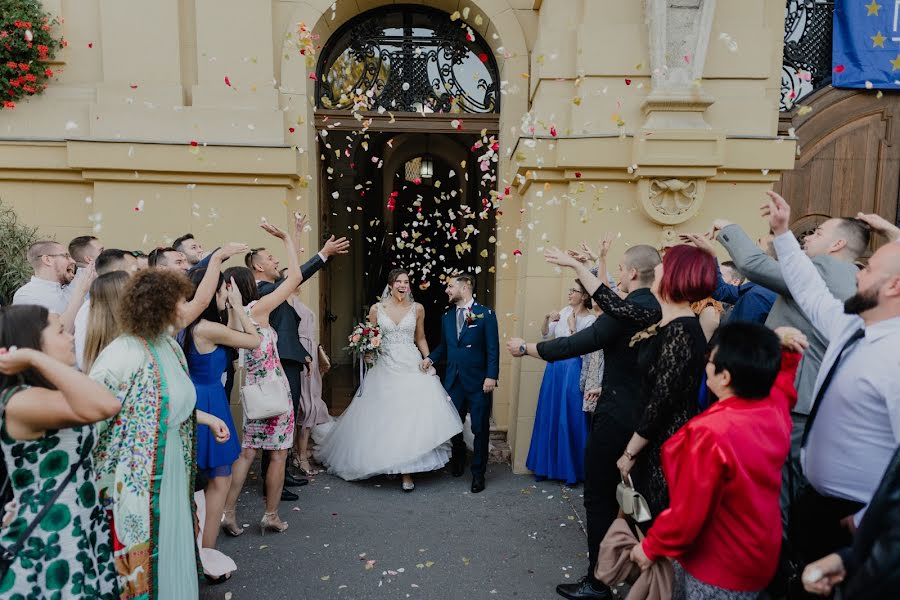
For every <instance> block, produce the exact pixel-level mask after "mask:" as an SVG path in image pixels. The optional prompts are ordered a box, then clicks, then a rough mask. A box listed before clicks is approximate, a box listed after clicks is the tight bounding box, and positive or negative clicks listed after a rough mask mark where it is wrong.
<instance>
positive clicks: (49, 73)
mask: <svg viewBox="0 0 900 600" xmlns="http://www.w3.org/2000/svg"><path fill="white" fill-rule="evenodd" d="M44 75H46V76H47V77H53V69H44Z"/></svg>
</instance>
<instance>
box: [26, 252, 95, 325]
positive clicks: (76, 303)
mask: <svg viewBox="0 0 900 600" xmlns="http://www.w3.org/2000/svg"><path fill="white" fill-rule="evenodd" d="M25 256H26V260H28V264H30V265H31V268H32V269H33V271H34V275H33V276H32V277H31V280H29V281H28V283H26V284H25V285H23V286H22V287H20V288H19V289H18V290H16V293H15V294H14V295H13V304H36V305H38V306H43V307H44V308H46V309H47V310H49V311H50V312H53V313H56V314H58V315H59V318H60V320H61V321H62V322H63V326H64V327H65V328H66V331H68V332H69V333H72V332H73V331H74V330H75V315H76V314H78V309H79V308H81V303H82V302H84V295H85V294H86V293H87V290H88V287H90V285H91V280H92V279H93V277H90V276H85V277H79V278H78V281H77V282H75V283H74V284H72V282H73V281H74V280H75V261H74V260H72V255H71V254H69V253H68V252H67V251H66V249H65V248H63V247H62V245H61V244H59V243H57V242H54V241H50V240H42V241H39V242H35V243H33V244H32V245H31V246H30V247H29V248H28V251H27V253H26V255H25ZM88 271H90V269H88ZM70 284H72V285H70Z"/></svg>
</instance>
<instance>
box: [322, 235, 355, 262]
mask: <svg viewBox="0 0 900 600" xmlns="http://www.w3.org/2000/svg"><path fill="white" fill-rule="evenodd" d="M319 252H321V254H322V256H324V257H325V258H330V257H332V256H334V255H335V254H347V253H349V252H350V240H348V239H347V238H345V237H342V238H340V239H335V237H334V236H331V237H330V238H328V241H327V242H325V245H324V246H322V249H321V250H320V251H319Z"/></svg>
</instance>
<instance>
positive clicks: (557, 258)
mask: <svg viewBox="0 0 900 600" xmlns="http://www.w3.org/2000/svg"><path fill="white" fill-rule="evenodd" d="M544 260H546V261H547V262H548V263H550V264H551V265H559V266H560V267H571V268H573V269H574V268H575V267H577V266H578V264H579V263H578V261H577V260H575V259H574V258H573V257H571V256H569V255H568V254H567V253H565V252H563V251H562V250H560V249H559V248H556V247H553V248H548V249H547V250H544Z"/></svg>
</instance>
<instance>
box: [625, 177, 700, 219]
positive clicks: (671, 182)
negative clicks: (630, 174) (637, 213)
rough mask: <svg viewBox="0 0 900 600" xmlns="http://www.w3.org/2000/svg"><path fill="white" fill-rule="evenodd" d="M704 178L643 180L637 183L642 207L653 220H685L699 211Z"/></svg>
mask: <svg viewBox="0 0 900 600" xmlns="http://www.w3.org/2000/svg"><path fill="white" fill-rule="evenodd" d="M705 189H706V181H705V180H703V179H687V180H683V179H675V178H672V179H643V180H641V181H640V182H639V183H638V193H639V194H640V203H641V207H642V208H643V209H644V212H645V213H646V214H647V216H648V217H650V218H651V219H652V220H653V221H655V222H656V223H659V224H661V225H677V224H679V223H684V222H685V221H687V220H688V219H690V218H691V217H693V216H694V215H695V214H697V211H698V210H700V205H701V204H702V202H703V192H704V191H705Z"/></svg>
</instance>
